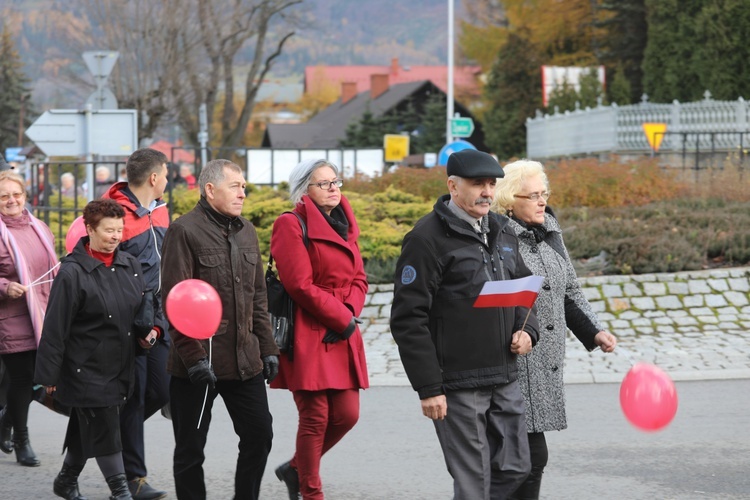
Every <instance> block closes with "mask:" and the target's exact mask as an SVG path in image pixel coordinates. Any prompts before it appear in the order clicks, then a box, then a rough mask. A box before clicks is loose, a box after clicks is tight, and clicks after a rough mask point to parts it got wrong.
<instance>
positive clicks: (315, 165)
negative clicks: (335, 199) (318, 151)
mask: <svg viewBox="0 0 750 500" xmlns="http://www.w3.org/2000/svg"><path fill="white" fill-rule="evenodd" d="M321 167H330V168H332V169H333V172H334V173H335V174H336V176H337V177H338V175H339V168H338V167H337V166H336V165H334V164H333V163H331V162H329V161H328V160H322V159H321V160H305V161H301V162H299V163H298V164H297V166H295V167H294V169H293V170H292V173H291V174H289V199H290V200H291V201H292V203H294V204H295V205H296V204H297V203H299V202H300V201H302V197H303V196H304V195H306V194H307V185H308V184H310V179H312V176H313V172H315V171H316V170H318V169H319V168H321Z"/></svg>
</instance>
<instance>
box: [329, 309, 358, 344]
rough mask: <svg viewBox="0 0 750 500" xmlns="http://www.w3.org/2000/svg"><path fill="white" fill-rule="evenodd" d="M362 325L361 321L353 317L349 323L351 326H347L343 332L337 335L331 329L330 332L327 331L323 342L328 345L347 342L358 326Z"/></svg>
mask: <svg viewBox="0 0 750 500" xmlns="http://www.w3.org/2000/svg"><path fill="white" fill-rule="evenodd" d="M361 324H362V320H361V319H359V318H358V317H356V316H352V319H351V321H349V325H347V327H346V329H345V330H344V331H343V332H341V333H336V332H334V331H333V330H331V329H330V328H329V329H328V331H326V334H325V335H324V336H323V342H325V343H326V344H333V343H334V342H338V341H339V340H346V339H348V338H349V337H351V336H352V333H354V330H356V329H357V325H361Z"/></svg>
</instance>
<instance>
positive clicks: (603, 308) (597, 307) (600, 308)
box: [589, 300, 607, 313]
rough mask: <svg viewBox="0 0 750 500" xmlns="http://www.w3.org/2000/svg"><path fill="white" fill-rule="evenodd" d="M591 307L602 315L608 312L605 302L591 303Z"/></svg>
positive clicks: (596, 301)
mask: <svg viewBox="0 0 750 500" xmlns="http://www.w3.org/2000/svg"><path fill="white" fill-rule="evenodd" d="M589 305H590V306H591V310H592V311H594V312H595V313H600V312H604V311H606V310H607V306H606V305H605V303H604V301H603V300H595V301H593V302H589Z"/></svg>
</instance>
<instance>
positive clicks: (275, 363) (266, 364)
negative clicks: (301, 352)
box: [263, 354, 279, 384]
mask: <svg viewBox="0 0 750 500" xmlns="http://www.w3.org/2000/svg"><path fill="white" fill-rule="evenodd" d="M278 374H279V357H278V356H275V355H273V354H272V355H270V356H264V357H263V378H264V379H266V380H268V383H269V384H270V383H271V382H273V379H275V378H276V375H278Z"/></svg>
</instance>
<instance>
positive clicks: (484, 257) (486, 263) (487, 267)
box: [479, 245, 494, 281]
mask: <svg viewBox="0 0 750 500" xmlns="http://www.w3.org/2000/svg"><path fill="white" fill-rule="evenodd" d="M479 252H480V253H481V254H482V262H484V266H483V267H484V274H486V275H487V281H494V280H493V279H492V274H491V273H490V269H489V265H488V262H487V254H486V253H485V251H484V246H482V245H479Z"/></svg>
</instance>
